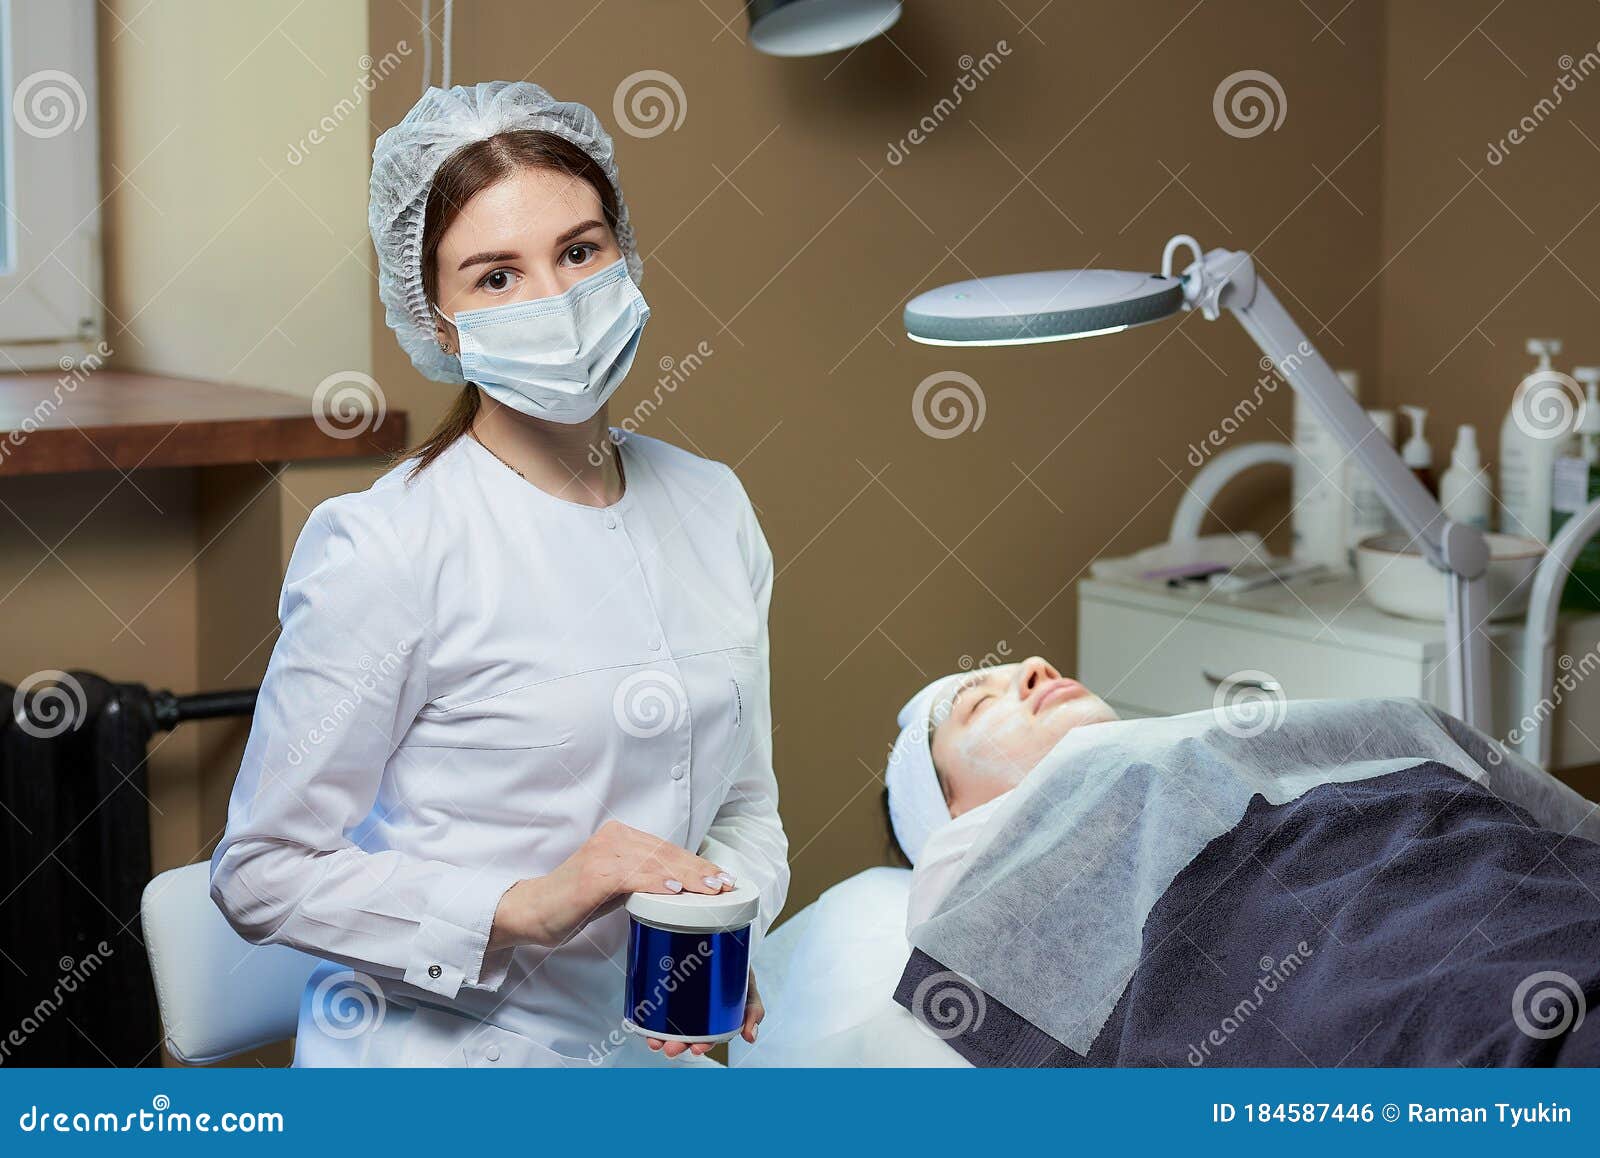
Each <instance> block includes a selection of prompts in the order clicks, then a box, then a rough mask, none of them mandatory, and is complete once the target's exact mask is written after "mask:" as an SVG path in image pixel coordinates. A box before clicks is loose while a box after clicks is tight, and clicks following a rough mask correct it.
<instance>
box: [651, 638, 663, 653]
mask: <svg viewBox="0 0 1600 1158" xmlns="http://www.w3.org/2000/svg"><path fill="white" fill-rule="evenodd" d="M650 650H651V651H660V650H661V637H660V636H659V635H652V636H651V637H650Z"/></svg>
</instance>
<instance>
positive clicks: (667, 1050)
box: [647, 969, 767, 1057]
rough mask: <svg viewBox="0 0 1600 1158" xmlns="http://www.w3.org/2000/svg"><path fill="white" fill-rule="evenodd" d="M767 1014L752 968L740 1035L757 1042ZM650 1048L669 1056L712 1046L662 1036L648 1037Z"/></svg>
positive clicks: (710, 1044) (701, 1051)
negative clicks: (662, 1037)
mask: <svg viewBox="0 0 1600 1158" xmlns="http://www.w3.org/2000/svg"><path fill="white" fill-rule="evenodd" d="M766 1016H767V1007H766V1006H765V1005H763V1004H762V1003H761V991H760V990H759V989H757V988H756V971H755V970H754V969H752V970H750V989H749V991H748V992H747V993H746V994H745V998H744V1029H742V1030H741V1031H740V1032H739V1036H740V1037H742V1038H744V1039H745V1040H746V1041H747V1042H749V1043H750V1044H751V1045H754V1044H755V1043H756V1031H757V1030H758V1029H759V1028H760V1026H761V1019H762V1018H764V1017H766ZM647 1040H648V1041H649V1043H650V1048H651V1049H654V1050H660V1051H661V1052H662V1053H663V1054H665V1055H666V1056H667V1057H677V1056H678V1055H679V1054H681V1053H683V1052H684V1051H685V1050H687V1051H688V1052H690V1053H692V1054H697V1055H698V1054H702V1053H705V1052H706V1051H707V1050H709V1049H710V1048H711V1046H712V1043H711V1042H708V1041H697V1042H693V1043H690V1042H686V1041H662V1040H661V1039H660V1038H655V1037H652V1038H648V1039H647Z"/></svg>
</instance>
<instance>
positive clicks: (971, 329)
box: [905, 269, 1184, 346]
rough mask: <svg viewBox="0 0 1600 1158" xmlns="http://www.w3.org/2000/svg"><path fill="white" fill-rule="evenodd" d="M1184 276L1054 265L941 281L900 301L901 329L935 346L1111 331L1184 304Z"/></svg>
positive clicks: (1031, 340) (1023, 342) (1053, 338)
mask: <svg viewBox="0 0 1600 1158" xmlns="http://www.w3.org/2000/svg"><path fill="white" fill-rule="evenodd" d="M1183 304H1184V294H1183V282H1182V280H1181V279H1179V278H1176V277H1163V276H1161V275H1160V274H1154V273H1129V272H1127V271H1126V270H1118V269H1058V270H1050V271H1047V272H1042V273H1012V274H1005V275H1002V276H1000V277H980V278H975V279H974V280H972V281H962V282H956V283H954V284H952V285H947V286H940V287H939V288H938V289H932V290H929V291H928V292H927V293H924V294H919V295H918V296H917V297H915V298H912V299H911V301H910V302H909V303H907V305H906V309H905V324H906V335H907V336H908V337H910V338H911V339H912V340H914V341H918V342H925V343H927V344H928V345H933V346H1016V345H1026V344H1031V343H1034V342H1060V341H1065V340H1067V339H1069V338H1087V337H1090V336H1092V335H1094V334H1114V333H1116V332H1117V331H1119V330H1125V329H1127V328H1128V327H1129V326H1142V325H1144V324H1145V323H1146V322H1157V321H1160V320H1161V319H1162V318H1165V317H1169V316H1171V315H1172V314H1175V313H1177V312H1178V311H1179V310H1181V309H1182V308H1183Z"/></svg>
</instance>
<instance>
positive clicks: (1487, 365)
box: [1382, 0, 1600, 462]
mask: <svg viewBox="0 0 1600 1158" xmlns="http://www.w3.org/2000/svg"><path fill="white" fill-rule="evenodd" d="M1470 7H1471V6H1470V5H1461V4H1453V3H1448V2H1446V0H1430V2H1424V0H1410V2H1407V3H1398V4H1392V5H1390V6H1389V10H1388V18H1387V24H1388V41H1387V46H1388V47H1387V51H1388V58H1387V62H1386V66H1385V98H1384V112H1383V120H1384V122H1385V127H1384V133H1383V138H1384V166H1385V172H1384V207H1383V251H1384V255H1385V262H1386V263H1387V265H1386V269H1385V273H1384V277H1383V280H1382V301H1383V317H1384V329H1383V357H1382V365H1383V375H1382V384H1383V396H1384V400H1385V402H1386V403H1389V404H1398V403H1409V402H1414V401H1418V400H1420V401H1421V402H1422V403H1423V404H1425V405H1429V406H1431V407H1432V408H1433V411H1434V414H1435V418H1434V420H1433V445H1434V453H1435V456H1436V458H1442V456H1444V455H1447V454H1448V453H1449V451H1448V447H1449V444H1450V440H1451V439H1452V438H1453V436H1454V429H1455V424H1456V423H1460V422H1471V423H1474V424H1476V425H1477V426H1478V429H1479V433H1480V436H1483V437H1482V439H1481V441H1482V442H1483V445H1484V447H1485V454H1486V457H1487V458H1488V459H1489V460H1490V461H1491V462H1492V461H1493V460H1494V459H1495V457H1496V454H1497V448H1498V438H1499V435H1498V431H1499V427H1500V422H1501V420H1502V419H1503V418H1504V417H1505V413H1506V410H1507V409H1508V407H1509V406H1510V403H1511V395H1512V392H1513V390H1515V388H1516V385H1517V383H1518V381H1519V380H1520V379H1521V378H1522V376H1523V375H1524V374H1526V373H1527V372H1528V371H1529V370H1530V369H1532V368H1533V365H1534V360H1533V359H1532V358H1531V357H1529V356H1528V354H1527V353H1525V352H1524V349H1523V342H1524V339H1526V338H1530V337H1546V336H1550V337H1559V338H1562V339H1564V341H1565V344H1566V352H1565V353H1564V354H1563V355H1562V357H1561V358H1560V359H1559V360H1558V364H1559V365H1561V366H1562V367H1563V368H1568V369H1570V367H1571V366H1573V365H1575V364H1583V363H1589V364H1593V363H1595V362H1600V326H1597V325H1596V307H1597V305H1600V282H1597V278H1596V271H1597V270H1600V212H1597V208H1596V206H1597V203H1600V10H1597V9H1596V7H1595V6H1594V5H1593V4H1589V3H1583V2H1581V0H1540V2H1539V3H1535V4H1526V5H1507V6H1505V7H1504V8H1502V9H1499V10H1497V11H1496V12H1495V13H1494V14H1492V15H1491V16H1490V17H1489V18H1488V19H1487V20H1485V21H1484V23H1483V25H1482V27H1481V28H1478V29H1477V30H1476V31H1474V26H1475V25H1476V24H1477V23H1478V21H1479V20H1480V19H1482V18H1483V13H1481V12H1473V11H1469V9H1470ZM1585 54H1589V57H1588V60H1587V62H1586V63H1585V62H1583V61H1582V60H1581V58H1583V57H1584V56H1585ZM1564 56H1565V57H1569V58H1570V59H1569V60H1568V61H1567V62H1565V63H1563V60H1562V58H1563V57H1564ZM1579 71H1581V72H1584V73H1587V74H1589V75H1588V76H1587V79H1584V80H1581V81H1577V82H1575V83H1574V84H1573V86H1572V91H1570V92H1568V91H1565V90H1564V89H1563V90H1561V91H1560V99H1561V103H1560V104H1559V105H1558V106H1554V107H1553V108H1552V109H1550V110H1548V111H1543V110H1538V109H1536V107H1535V106H1536V105H1537V104H1538V102H1539V101H1540V100H1541V99H1550V100H1552V102H1553V98H1552V97H1551V94H1552V90H1553V89H1556V88H1557V86H1558V83H1559V82H1560V80H1561V78H1562V76H1563V75H1564V74H1568V73H1569V72H1571V73H1576V72H1579ZM1524 117H1531V118H1535V120H1534V124H1535V126H1536V127H1534V128H1533V129H1532V131H1531V132H1528V133H1527V134H1526V139H1525V140H1524V142H1523V143H1521V144H1509V142H1506V138H1507V137H1508V135H1509V134H1510V132H1511V131H1512V130H1513V129H1517V128H1518V127H1519V123H1520V122H1521V121H1522V120H1523V118H1524ZM1508 144H1509V148H1507V145H1508ZM1491 145H1494V146H1496V147H1497V152H1499V153H1500V154H1501V156H1502V159H1500V160H1499V161H1498V163H1491V161H1490V159H1489V154H1490V149H1491Z"/></svg>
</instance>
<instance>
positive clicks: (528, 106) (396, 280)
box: [367, 80, 644, 383]
mask: <svg viewBox="0 0 1600 1158" xmlns="http://www.w3.org/2000/svg"><path fill="white" fill-rule="evenodd" d="M516 129H542V130H544V131H545V132H548V133H554V134H555V135H556V136H558V137H563V138H565V139H566V140H568V141H571V142H572V143H573V144H574V145H577V146H578V148H580V149H582V150H583V151H584V152H585V153H587V154H589V156H591V157H593V158H594V160H595V163H596V164H598V165H599V166H600V168H601V169H602V170H603V171H604V172H605V175H606V179H607V180H608V181H610V182H611V188H612V191H613V192H615V194H616V198H617V222H616V235H617V244H618V246H619V247H620V248H621V249H622V256H623V259H624V260H626V261H627V263H628V273H629V274H630V275H632V277H633V280H634V281H635V282H638V281H639V280H640V278H641V277H642V276H643V272H644V270H643V266H642V265H641V264H640V261H639V252H638V247H637V245H636V244H635V242H634V237H633V226H632V225H631V224H630V223H629V219H628V203H627V202H626V201H625V200H624V199H623V196H622V184H621V182H620V180H619V178H618V176H617V163H616V157H615V153H614V150H613V148H612V144H611V136H610V134H609V133H607V132H606V131H605V129H604V128H603V127H602V126H601V124H600V118H599V117H597V116H595V114H594V112H593V110H591V109H590V108H589V107H588V106H586V105H580V104H574V103H571V102H565V101H558V100H556V99H555V98H554V97H552V96H551V95H550V94H549V93H547V92H546V91H545V90H544V89H542V88H540V87H539V86H538V85H536V84H529V83H528V82H527V81H505V80H496V81H489V82H486V83H484V84H475V85H457V86H456V87H454V88H448V89H443V88H430V89H429V90H428V91H427V92H426V93H424V94H423V96H422V99H421V100H419V101H418V102H417V103H416V105H415V106H414V107H413V108H412V110H411V111H410V112H409V113H407V114H406V116H405V119H404V120H402V121H401V122H400V123H399V124H398V125H395V126H394V127H393V128H392V129H389V130H388V131H387V132H385V133H384V134H383V135H382V136H380V137H379V138H378V142H377V144H376V145H375V146H374V147H373V150H372V187H371V201H370V203H369V205H368V209H367V226H368V228H369V229H370V230H371V231H372V246H373V249H375V250H376V251H377V254H378V297H379V299H380V300H381V301H382V302H383V317H384V321H386V322H387V323H388V324H389V328H390V329H391V330H393V331H394V332H395V336H396V337H398V338H399V339H400V346H401V348H402V349H403V350H405V352H406V353H407V354H409V355H410V356H411V363H412V365H414V366H416V368H417V369H418V370H420V371H421V372H422V373H423V374H424V375H426V376H427V377H429V378H431V379H433V380H434V381H435V382H451V383H464V382H465V381H466V378H465V377H464V376H463V375H462V373H461V360H460V359H459V358H458V357H456V355H454V354H447V353H445V351H444V350H442V349H440V348H439V339H438V336H437V324H436V322H435V321H434V318H433V311H432V310H431V309H430V308H429V306H428V298H427V295H426V294H425V293H424V292H423V289H422V225H423V220H422V219H423V212H424V209H425V208H426V206H427V201H428V191H429V189H431V188H432V187H433V177H434V174H435V173H437V172H438V171H439V166H440V165H442V164H444V161H445V159H446V158H447V157H449V156H450V154H452V153H454V152H455V151H456V150H457V149H459V148H461V147H462V146H463V145H470V144H472V143H473V142H475V141H481V140H485V139H487V138H489V137H492V136H495V135H496V134H498V133H504V132H510V131H512V130H516Z"/></svg>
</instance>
